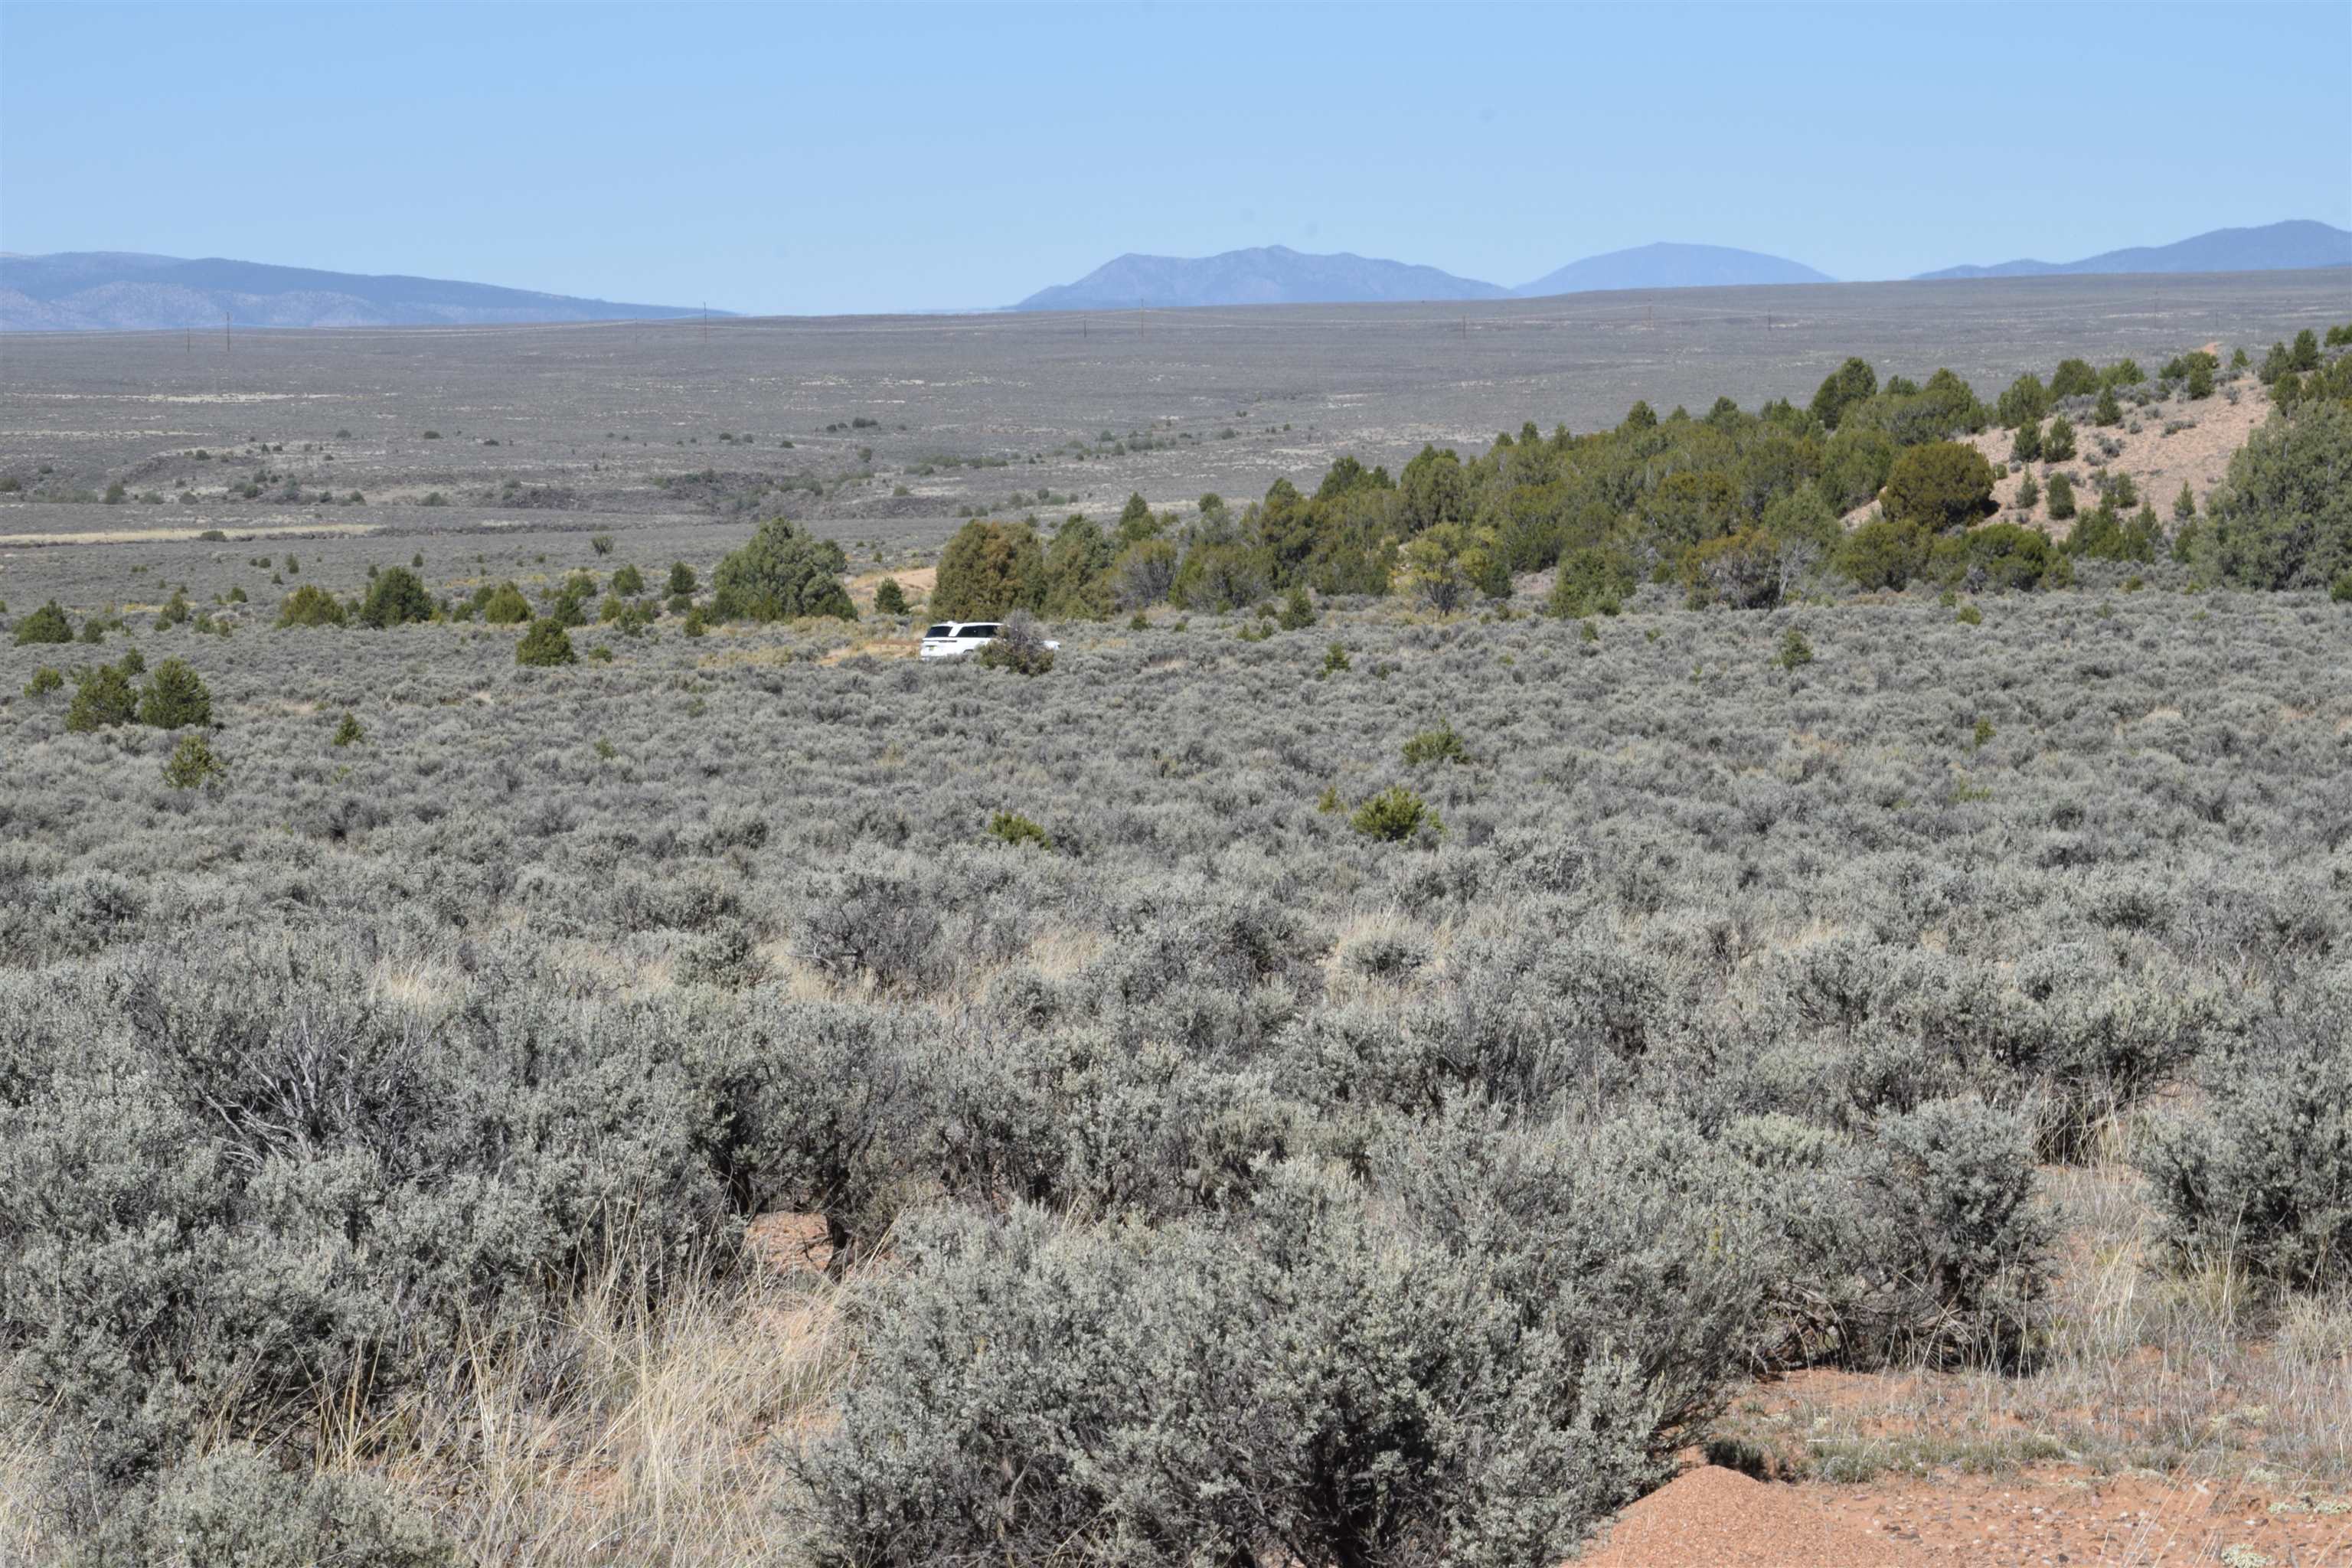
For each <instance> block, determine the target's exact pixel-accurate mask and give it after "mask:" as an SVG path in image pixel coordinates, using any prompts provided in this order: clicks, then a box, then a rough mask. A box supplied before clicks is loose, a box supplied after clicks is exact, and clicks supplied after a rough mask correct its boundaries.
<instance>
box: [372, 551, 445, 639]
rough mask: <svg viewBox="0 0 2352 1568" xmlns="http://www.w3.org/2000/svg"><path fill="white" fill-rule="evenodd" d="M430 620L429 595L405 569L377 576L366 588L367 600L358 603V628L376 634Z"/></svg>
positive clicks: (414, 576)
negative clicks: (367, 627) (369, 628)
mask: <svg viewBox="0 0 2352 1568" xmlns="http://www.w3.org/2000/svg"><path fill="white" fill-rule="evenodd" d="M432 618H433V595H430V594H428V593H426V592H425V584H423V583H422V582H421V581H419V580H418V578H417V576H416V574H415V573H414V572H411V571H410V570H409V569H408V568H407V567H405V566H394V567H393V568H392V569H391V570H390V571H388V572H383V573H380V574H377V576H376V579H375V581H373V583H370V584H368V591H367V597H366V598H364V599H362V601H361V602H360V612H359V622H360V625H362V626H373V627H374V628H375V629H376V630H378V631H386V630H389V629H390V628H392V627H394V626H407V625H410V624H412V623H414V622H417V621H429V620H431V619H432Z"/></svg>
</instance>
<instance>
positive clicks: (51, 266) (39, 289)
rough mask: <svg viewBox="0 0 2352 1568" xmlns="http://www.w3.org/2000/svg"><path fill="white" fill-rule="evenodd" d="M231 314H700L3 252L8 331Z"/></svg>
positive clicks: (128, 325) (429, 284)
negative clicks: (5, 254)
mask: <svg viewBox="0 0 2352 1568" xmlns="http://www.w3.org/2000/svg"><path fill="white" fill-rule="evenodd" d="M224 311H226V313H227V314H228V316H229V317H230V318H231V319H232V320H234V321H236V324H237V325H239V326H246V327H408V326H482V325H492V324H511V323H525V322H545V321H663V320H670V319H675V318H677V317H680V316H695V315H699V314H700V313H701V312H700V310H699V309H697V308H687V307H682V306H676V305H627V304H621V303H618V302H616V301H614V300H580V299H574V298H572V296H570V295H566V294H541V293H537V292H535V291H533V290H531V289H500V288H497V287H495V286H493V285H491V284H488V283H457V282H452V281H449V280H447V279H439V278H404V277H398V276H392V277H382V278H377V277H369V276H366V275H363V274H361V273H356V272H320V271H314V270H312V269H311V268H304V267H271V266H268V265H266V264H264V263H261V262H257V261H225V260H222V259H221V258H217V257H212V258H205V259H204V260H201V261H190V260H185V259H183V258H180V257H176V256H144V255H140V254H138V253H135V252H131V251H120V250H74V251H63V252H60V253H58V254H57V255H54V256H0V331H13V332H67V331H152V330H154V329H157V328H178V327H216V326H219V325H220V324H221V317H222V314H223V312H224ZM725 313H726V312H724V311H718V310H714V311H712V312H711V314H713V315H723V314H725Z"/></svg>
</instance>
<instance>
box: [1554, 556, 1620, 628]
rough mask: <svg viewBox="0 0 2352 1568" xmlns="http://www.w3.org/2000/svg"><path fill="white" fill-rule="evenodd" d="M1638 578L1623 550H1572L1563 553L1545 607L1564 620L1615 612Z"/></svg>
mask: <svg viewBox="0 0 2352 1568" xmlns="http://www.w3.org/2000/svg"><path fill="white" fill-rule="evenodd" d="M1639 580H1640V574H1639V573H1638V572H1637V570H1636V569H1635V567H1634V564H1633V558H1632V557H1630V556H1628V555H1626V554H1624V553H1623V552H1619V551H1613V550H1602V549H1583V550H1576V551H1571V552H1569V553H1568V554H1566V555H1563V556H1562V557H1560V562H1559V572H1558V574H1557V575H1555V577H1554V578H1553V580H1552V585H1551V598H1550V599H1549V602H1548V603H1547V605H1546V606H1545V607H1546V608H1547V609H1549V611H1550V612H1551V613H1552V614H1553V615H1555V616H1559V617H1560V618H1561V619H1563V620H1574V619H1577V618H1579V617H1580V616H1590V615H1593V614H1596V613H1598V614H1600V615H1604V616H1613V615H1615V614H1616V613H1617V612H1618V609H1619V608H1620V606H1621V605H1622V604H1623V602H1624V599H1625V596H1626V595H1628V594H1631V593H1632V592H1633V588H1634V584H1636V583H1637V582H1639Z"/></svg>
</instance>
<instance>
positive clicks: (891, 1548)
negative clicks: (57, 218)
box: [0, 268, 2352, 1568]
mask: <svg viewBox="0 0 2352 1568" xmlns="http://www.w3.org/2000/svg"><path fill="white" fill-rule="evenodd" d="M2274 345H2275V346H2274ZM1857 362H1858V363H1857ZM2062 426H2063V430H2062V429H2061V427H2062ZM2062 492H2063V495H2064V497H2065V498H2066V499H2065V500H2064V501H2063V505H2062V503H2061V502H2060V500H2059V499H2058V498H2059V496H2060V494H2061V493H2062ZM0 606H4V607H0V1562H5V1563H77V1564H84V1565H98V1564H105V1565H116V1564H143V1563H171V1564H175V1565H180V1564H186V1565H193V1568H230V1565H235V1564H248V1563H250V1564H261V1565H263V1568H279V1565H281V1564H282V1565H284V1568H301V1565H306V1564H314V1563H320V1564H323V1563H333V1564H339V1565H344V1564H348V1565H365V1568H427V1565H433V1568H441V1565H449V1564H457V1563H481V1564H499V1565H514V1568H589V1565H592V1564H594V1565H616V1568H617V1565H624V1564H663V1565H666V1568H689V1565H693V1568H701V1565H714V1568H716V1565H727V1568H733V1565H751V1564H802V1563H808V1564H826V1565H853V1564H855V1565H870V1568H884V1565H897V1564H905V1565H913V1564H926V1563H956V1564H974V1565H977V1564H982V1563H999V1564H1048V1563H1095V1564H1110V1563H1122V1564H1125V1563H1133V1564H1146V1565H1152V1564H1170V1565H1174V1564H1197V1565H1201V1568H1210V1565H1215V1568H1244V1565H1256V1568H1276V1565H1277V1564H1300V1565H1311V1568H1324V1565H1331V1568H1372V1565H1375V1564H1379V1565H1404V1564H1436V1563H1455V1564H1474V1563H1475V1564H1496V1565H1503V1564H1528V1565H1538V1568H1545V1565H1549V1564H1556V1563H1563V1562H1568V1561H1572V1560H1580V1561H1584V1562H1589V1563H1595V1564H1607V1565H1610V1568H1683V1565H1689V1568H1701V1565H1706V1564H1726V1565H1736V1568H1814V1565H1822V1568H1877V1565H1881V1564H1885V1565H1887V1568H1924V1565H1928V1564H1937V1565H1944V1564H1952V1565H1959V1564H1999V1565H2001V1568H2039V1565H2042V1564H2047V1563H2073V1564H2084V1565H2099V1568H2158V1565H2164V1568H2189V1565H2191V1564H2195V1565H2200V1568H2203V1565H2213V1568H2319V1565H2321V1564H2344V1563H2352V1218H2347V1216H2352V1054H2347V1034H2352V271H2347V269H2345V268H2329V269H2321V270H2309V271H2278V272H2267V273H2233V274H2179V275H2165V276H2147V277H2076V276H2063V277H2046V278H2014V279H1977V280H1964V281H1944V282H1912V283H1890V284H1834V285H1830V284H1824V285H1813V286H1802V287H1776V288H1721V289H1677V290H1650V291H1633V292H1617V293H1609V294H1592V295H1582V296H1569V297H1562V298H1555V299H1540V300H1499V301H1474V302H1469V303H1460V304H1455V303H1437V304H1419V305H1414V304H1388V305H1324V306H1270V307H1257V308H1232V309H1202V310H1144V311H1118V310H1103V311H1092V312H1054V313H1018V314H1014V313H1008V314H993V315H965V316H893V317H848V318H838V319H716V320H712V321H709V322H708V323H705V322H701V321H693V320H682V321H661V322H643V323H614V324H566V325H558V326H540V327H532V326H517V327H496V328H462V329H435V328H425V327H404V328H383V329H373V330H352V331H333V330H320V331H241V330H237V329H236V328H235V327H234V325H233V324H232V325H231V326H230V327H229V329H228V330H227V331H222V330H220V329H215V330H213V331H210V332H205V331H186V332H125V333H68V332H58V333H50V334H41V335H12V336H7V337H5V338H0ZM969 620H979V621H985V622H988V623H991V624H995V625H1002V626H1005V627H1006V628H1007V630H1006V633H1005V634H1004V635H1003V637H1000V639H999V642H998V643H997V644H995V645H992V647H990V648H989V649H987V650H986V651H985V652H984V653H983V654H982V656H981V657H978V658H968V659H955V660H940V659H927V658H918V657H916V656H917V653H918V647H919V642H920V639H921V637H922V636H923V633H924V632H925V630H926V628H927V627H929V626H932V625H934V624H936V623H939V622H941V621H969ZM1045 641H1051V642H1052V643H1053V644H1055V645H1056V646H1055V647H1051V648H1048V647H1045V646H1044V642H1045Z"/></svg>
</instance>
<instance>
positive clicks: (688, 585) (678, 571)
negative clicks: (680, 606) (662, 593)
mask: <svg viewBox="0 0 2352 1568" xmlns="http://www.w3.org/2000/svg"><path fill="white" fill-rule="evenodd" d="M697 586H698V584H697V583H696V582H695V577H694V568H693V567H691V566H688V564H687V563H685V562H683V561H673V562H671V563H670V568H669V583H668V588H669V595H670V597H672V598H676V597H677V596H678V595H681V594H691V593H693V592H694V590H695V588H696V587H697Z"/></svg>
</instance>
